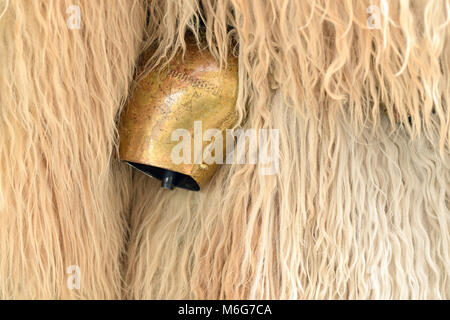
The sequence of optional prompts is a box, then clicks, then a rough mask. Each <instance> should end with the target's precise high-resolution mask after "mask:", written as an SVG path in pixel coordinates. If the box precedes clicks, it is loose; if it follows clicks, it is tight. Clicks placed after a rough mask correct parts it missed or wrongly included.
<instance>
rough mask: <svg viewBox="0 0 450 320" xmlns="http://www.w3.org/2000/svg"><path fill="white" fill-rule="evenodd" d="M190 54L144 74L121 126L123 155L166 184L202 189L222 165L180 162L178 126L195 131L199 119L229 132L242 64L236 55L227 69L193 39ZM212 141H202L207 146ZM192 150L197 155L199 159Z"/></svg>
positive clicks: (189, 42)
mask: <svg viewBox="0 0 450 320" xmlns="http://www.w3.org/2000/svg"><path fill="white" fill-rule="evenodd" d="M186 45H187V48H186V52H185V53H184V56H183V54H182V53H181V52H180V53H178V54H177V55H176V56H175V57H174V58H173V59H172V60H171V61H170V64H168V65H167V66H164V67H162V68H155V69H154V71H152V72H150V73H149V74H148V75H146V76H144V77H143V78H142V79H141V80H140V81H139V83H138V84H137V87H136V88H135V90H134V91H133V94H132V95H131V97H130V99H129V100H128V102H127V105H126V107H125V109H124V111H123V113H122V115H121V119H120V124H119V135H120V145H119V156H120V159H121V160H123V161H126V162H127V163H129V164H130V165H131V166H133V167H134V168H136V169H138V170H140V171H142V172H144V173H145V174H147V175H149V176H152V177H154V178H157V179H159V180H161V181H162V187H164V188H167V189H173V188H174V187H178V188H184V189H188V190H194V191H198V190H200V188H201V187H202V186H203V185H204V184H205V183H206V182H208V181H209V180H210V179H211V177H212V176H213V174H214V172H215V171H216V170H217V168H218V166H219V164H216V163H213V164H208V165H206V164H204V163H201V162H200V163H196V162H195V161H190V163H179V164H176V163H174V161H173V159H172V157H171V154H172V150H173V148H174V147H175V146H176V145H177V144H178V143H179V141H172V139H171V137H172V133H173V131H174V130H176V129H185V130H187V131H189V132H190V134H191V135H190V137H191V141H190V143H191V144H192V145H193V144H194V122H196V121H201V124H202V128H203V130H204V131H205V130H208V129H218V130H220V132H222V134H223V135H225V130H226V129H230V128H232V127H233V126H234V124H235V122H236V119H237V117H236V113H235V106H236V99H237V91H238V62H237V58H236V57H234V56H232V55H230V56H229V58H228V60H227V65H226V67H222V70H221V69H220V64H219V63H218V62H217V61H216V60H215V59H214V57H213V56H212V55H211V54H210V53H209V51H208V50H200V49H199V47H198V45H197V43H196V42H195V40H194V39H193V38H189V37H188V38H187V39H186ZM209 143H210V142H205V141H203V140H202V150H203V149H204V148H205V147H206V146H207V145H208V144H209ZM193 153H194V150H193V151H192V154H191V159H194V158H195V155H194V154H193Z"/></svg>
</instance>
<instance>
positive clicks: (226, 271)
mask: <svg viewBox="0 0 450 320" xmlns="http://www.w3.org/2000/svg"><path fill="white" fill-rule="evenodd" d="M7 4H8V2H7V1H5V0H3V1H0V8H3V7H4V6H6V5H7ZM71 4H78V5H79V6H80V7H81V11H82V28H81V29H80V30H68V29H67V27H66V26H65V23H66V18H67V15H66V14H65V10H66V8H67V7H68V6H69V5H71ZM371 5H376V6H378V7H379V8H382V9H383V10H381V19H380V26H379V28H378V29H370V28H369V27H368V24H367V19H368V17H369V14H368V12H367V8H368V7H369V6H371ZM146 10H148V11H147V13H148V14H147V15H146ZM0 12H1V10H0ZM146 16H147V19H146ZM202 25H204V26H205V27H206V33H205V35H204V34H203V32H202V31H201V29H202ZM145 31H147V32H145ZM187 32H190V33H194V34H195V35H197V36H198V37H199V38H200V37H204V36H205V37H206V39H207V44H208V49H209V50H210V51H211V52H212V53H213V55H214V56H215V57H216V58H217V59H218V60H219V61H222V62H224V61H225V57H226V56H227V54H228V52H229V51H233V52H235V53H236V54H238V56H239V95H238V101H237V110H238V113H239V115H240V119H241V125H242V127H244V128H252V129H257V130H258V129H278V130H279V138H280V139H279V154H280V159H279V170H278V172H277V173H276V174H274V175H266V176H264V175H261V174H260V171H259V169H260V167H261V166H263V165H262V164H257V165H252V164H244V165H238V164H236V165H224V166H222V167H221V169H220V170H219V171H218V172H217V173H216V175H215V176H214V178H213V180H212V181H211V183H210V184H209V185H208V186H207V187H206V188H205V189H204V190H202V191H201V192H199V193H193V192H187V191H185V190H175V191H172V192H167V191H165V190H161V189H159V183H158V181H154V180H152V179H149V178H148V177H146V176H144V175H142V174H140V173H137V172H133V173H132V172H131V171H130V170H129V169H128V168H127V167H126V165H124V164H121V163H118V162H117V160H116V158H115V156H114V155H115V146H116V144H117V137H116V120H117V118H118V115H119V114H120V110H121V107H122V105H123V102H124V101H125V99H126V97H127V92H128V89H129V87H130V84H131V79H132V76H133V71H134V66H135V64H136V59H137V56H138V55H139V53H140V52H141V51H142V50H143V49H144V48H145V47H147V46H149V45H153V46H155V47H156V51H155V55H154V57H153V59H151V60H150V62H149V64H148V67H154V66H157V65H159V64H160V63H163V62H164V61H167V59H169V60H170V58H171V57H173V55H174V54H175V53H176V52H177V51H178V50H183V49H184V48H185V45H184V37H185V34H186V33H187ZM142 40H143V41H142ZM0 52H1V53H2V54H1V55H0V62H1V63H0V132H1V135H0V146H1V149H0V168H1V172H2V175H1V176H0V296H1V297H3V298H17V297H34V298H134V299H142V298H165V299H166V298H171V299H178V298H194V299H196V298H210V299H214V298H222V299H230V298H255V299H259V298H273V299H278V298H287V299H326V298H327V299H355V298H357V299H379V298H418V299H424V298H433V299H448V298H450V154H449V150H450V112H449V110H448V101H449V100H450V81H449V73H450V1H449V0H411V1H408V0H396V1H385V0H380V1H368V0H366V1H361V0H353V1H351V0H342V1H335V0H313V1H303V0H296V1H293V0H285V1H278V0H277V1H275V0H273V1H257V0H254V1H252V0H248V1H238V0H217V1H213V0H201V1H198V0H197V1H195V0H186V1H175V0H172V1H169V0H165V1H163V0H161V1H148V2H147V1H146V2H144V1H118V0H114V1H87V0H86V1H78V2H77V3H69V2H68V1H59V0H54V1H40V2H39V1H34V2H31V1H25V0H24V1H11V3H9V5H8V7H7V9H6V11H5V13H4V14H3V16H2V18H0ZM271 147H274V146H271ZM70 265H78V266H79V268H80V271H81V275H82V279H81V288H80V289H79V290H69V289H68V288H67V287H66V279H67V273H66V268H67V267H68V266H70Z"/></svg>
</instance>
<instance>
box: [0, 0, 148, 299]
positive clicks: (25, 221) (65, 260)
mask: <svg viewBox="0 0 450 320" xmlns="http://www.w3.org/2000/svg"><path fill="white" fill-rule="evenodd" d="M73 4H74V3H73V1H61V0H55V1H15V0H13V1H9V5H8V3H7V1H0V8H3V7H4V6H5V5H8V7H7V10H6V11H5V13H4V15H3V17H2V18H1V19H0V66H1V67H0V132H1V134H0V168H1V176H0V182H1V184H0V185H1V189H0V190H1V191H0V192H1V198H0V297H1V298H118V297H120V296H121V288H122V281H121V271H120V267H121V265H120V261H121V260H120V258H121V255H122V254H123V251H124V245H125V244H124V236H125V231H126V223H125V212H126V207H127V206H128V205H129V203H128V199H129V194H130V192H129V186H130V173H129V172H128V170H127V168H124V167H123V166H120V167H118V166H117V163H115V164H114V163H113V162H112V161H111V159H112V157H113V147H114V145H115V141H116V140H117V138H116V135H117V134H116V122H115V120H116V116H117V113H118V112H119V109H120V107H121V105H122V104H123V102H122V100H123V99H124V97H126V95H127V92H128V86H129V83H130V81H131V79H132V76H133V70H134V66H135V60H136V57H137V55H138V54H139V46H140V40H141V38H142V34H143V30H144V26H145V11H144V8H143V5H142V4H141V3H139V2H132V1H129V0H123V1H114V5H111V2H110V1H106V0H105V1H91V0H86V1H78V2H77V4H78V5H79V6H80V8H82V28H81V29H80V30H70V29H69V28H68V27H67V25H66V20H67V19H68V15H67V14H66V10H67V8H68V7H69V6H70V5H73ZM75 265H76V266H78V267H79V269H80V274H81V281H80V282H81V286H80V290H69V289H68V286H67V285H66V282H67V279H68V277H69V274H67V273H66V272H67V271H68V270H67V269H68V268H69V271H71V269H70V266H75Z"/></svg>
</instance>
